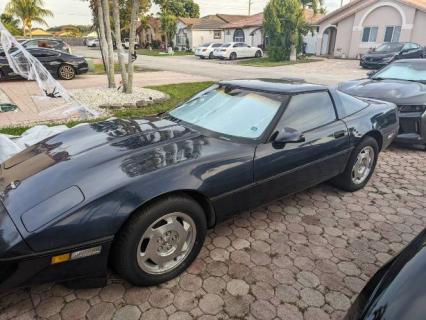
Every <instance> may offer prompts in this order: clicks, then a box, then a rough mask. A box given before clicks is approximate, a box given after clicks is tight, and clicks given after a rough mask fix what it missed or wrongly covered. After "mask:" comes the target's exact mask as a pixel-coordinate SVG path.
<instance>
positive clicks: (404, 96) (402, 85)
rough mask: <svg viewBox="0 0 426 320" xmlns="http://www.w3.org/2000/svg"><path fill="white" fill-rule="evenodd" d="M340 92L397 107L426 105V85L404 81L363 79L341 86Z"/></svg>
mask: <svg viewBox="0 0 426 320" xmlns="http://www.w3.org/2000/svg"><path fill="white" fill-rule="evenodd" d="M339 90H341V91H343V92H345V93H347V94H350V95H352V96H357V97H365V98H373V99H378V100H384V101H389V102H393V103H395V104H397V105H413V104H424V103H425V101H426V85H424V84H422V83H420V82H412V81H404V80H374V79H361V80H353V81H348V82H344V83H341V84H339Z"/></svg>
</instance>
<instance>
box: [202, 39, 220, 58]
mask: <svg viewBox="0 0 426 320" xmlns="http://www.w3.org/2000/svg"><path fill="white" fill-rule="evenodd" d="M221 46H222V44H221V43H215V42H211V43H205V44H203V45H202V46H201V47H199V48H197V49H196V50H195V56H196V57H199V58H200V59H205V58H208V59H214V55H213V51H214V50H215V49H216V48H219V47H221Z"/></svg>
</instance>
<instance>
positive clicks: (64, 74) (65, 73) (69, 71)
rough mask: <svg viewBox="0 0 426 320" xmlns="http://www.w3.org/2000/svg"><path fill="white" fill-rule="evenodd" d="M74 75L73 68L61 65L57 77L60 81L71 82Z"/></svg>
mask: <svg viewBox="0 0 426 320" xmlns="http://www.w3.org/2000/svg"><path fill="white" fill-rule="evenodd" d="M76 74H77V73H76V71H75V69H74V67H73V66H71V65H69V64H62V65H60V66H59V68H58V77H59V79H61V80H72V79H74V78H75V76H76Z"/></svg>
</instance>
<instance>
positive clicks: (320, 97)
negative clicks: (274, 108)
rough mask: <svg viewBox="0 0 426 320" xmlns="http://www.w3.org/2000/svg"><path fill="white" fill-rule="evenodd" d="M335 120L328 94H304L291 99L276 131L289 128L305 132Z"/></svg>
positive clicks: (324, 92)
mask: <svg viewBox="0 0 426 320" xmlns="http://www.w3.org/2000/svg"><path fill="white" fill-rule="evenodd" d="M335 120H336V112H335V110H334V106H333V101H332V100H331V97H330V94H329V93H328V92H326V91H323V92H313V93H304V94H299V95H295V96H293V97H292V98H291V100H290V102H289V104H288V106H287V108H286V110H285V112H284V114H283V116H282V118H281V120H280V122H279V124H278V127H277V129H278V130H281V129H282V128H285V127H289V128H292V129H295V130H298V131H300V132H306V131H309V130H312V129H315V128H318V127H321V126H323V125H326V124H328V123H331V122H333V121H335Z"/></svg>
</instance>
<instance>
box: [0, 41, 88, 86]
mask: <svg viewBox="0 0 426 320" xmlns="http://www.w3.org/2000/svg"><path fill="white" fill-rule="evenodd" d="M27 51H28V52H29V53H31V54H32V55H33V56H34V57H35V58H37V59H38V60H39V61H40V62H41V63H42V64H43V66H44V67H45V68H46V69H47V70H48V71H49V72H50V73H51V74H52V75H53V76H54V77H56V78H59V79H62V80H72V79H74V78H75V76H76V75H78V74H83V73H86V72H88V71H89V66H88V64H87V61H86V59H84V58H83V57H78V56H74V55H71V54H67V53H65V52H61V51H57V50H51V49H44V48H29V49H27ZM19 54H22V53H21V52H20V51H15V52H14V53H12V55H19ZM17 59H18V61H19V57H18V58H17ZM18 78H20V76H19V75H18V74H16V73H15V72H14V71H13V69H12V68H11V67H10V65H9V62H8V60H7V58H6V56H5V54H4V52H3V54H0V80H10V79H18Z"/></svg>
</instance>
